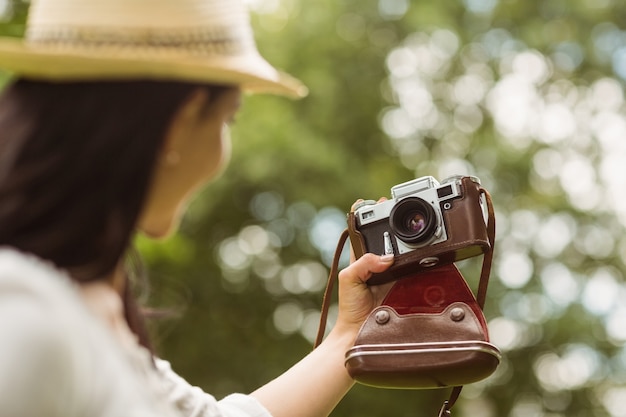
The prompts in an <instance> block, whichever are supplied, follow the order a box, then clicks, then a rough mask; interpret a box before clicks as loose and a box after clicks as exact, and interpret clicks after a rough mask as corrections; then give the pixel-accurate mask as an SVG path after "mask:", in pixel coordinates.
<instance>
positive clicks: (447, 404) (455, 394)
mask: <svg viewBox="0 0 626 417" xmlns="http://www.w3.org/2000/svg"><path fill="white" fill-rule="evenodd" d="M480 192H481V193H482V194H483V195H484V196H485V202H486V204H487V238H488V239H489V250H488V251H487V252H485V254H484V256H483V266H482V269H481V271H480V280H479V281H478V290H477V291H476V303H477V304H478V306H479V307H480V309H481V310H483V309H484V307H485V300H486V299H487V287H488V285H489V276H490V275H491V263H492V261H493V249H494V245H495V243H496V215H495V212H494V209H493V202H492V201H491V195H490V194H489V192H488V191H487V190H485V189H484V188H481V189H480ZM462 389H463V387H462V386H458V387H454V388H452V392H451V393H450V396H449V397H448V399H447V400H446V401H444V403H443V406H442V407H441V410H440V411H439V417H450V416H451V415H452V413H451V412H450V410H451V409H452V406H453V405H454V403H456V400H458V399H459V395H461V390H462Z"/></svg>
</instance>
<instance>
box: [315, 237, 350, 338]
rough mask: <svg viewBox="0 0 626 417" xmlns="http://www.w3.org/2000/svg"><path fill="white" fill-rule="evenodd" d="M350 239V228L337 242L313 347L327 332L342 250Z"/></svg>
mask: <svg viewBox="0 0 626 417" xmlns="http://www.w3.org/2000/svg"><path fill="white" fill-rule="evenodd" d="M346 240H348V229H346V230H344V231H343V233H342V234H341V236H340V237H339V242H337V248H336V249H335V255H334V256H333V263H332V265H331V267H330V273H329V274H328V282H327V283H326V290H325V291H324V299H323V301H322V310H321V314H320V325H319V327H318V328H317V337H316V338H315V344H314V345H313V348H316V347H318V346H319V345H320V343H322V340H324V333H325V332H326V321H327V320H328V309H329V308H330V302H331V298H332V295H333V289H334V288H335V277H337V275H338V273H339V271H338V270H339V259H340V258H341V252H343V247H344V246H345V244H346Z"/></svg>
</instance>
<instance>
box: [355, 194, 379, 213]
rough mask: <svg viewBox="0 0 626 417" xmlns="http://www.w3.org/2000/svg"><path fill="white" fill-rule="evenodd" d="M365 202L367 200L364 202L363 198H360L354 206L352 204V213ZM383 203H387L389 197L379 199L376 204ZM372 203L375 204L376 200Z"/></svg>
mask: <svg viewBox="0 0 626 417" xmlns="http://www.w3.org/2000/svg"><path fill="white" fill-rule="evenodd" d="M364 201H365V200H363V199H362V198H359V199H358V200H356V201H355V202H354V204H352V207H350V211H354V210H356V207H357V206H358V205H359V204H361V203H363V202H364ZM383 201H387V197H381V198H379V199H378V200H377V201H376V204H378V203H382V202H383ZM370 202H371V203H373V202H374V200H370Z"/></svg>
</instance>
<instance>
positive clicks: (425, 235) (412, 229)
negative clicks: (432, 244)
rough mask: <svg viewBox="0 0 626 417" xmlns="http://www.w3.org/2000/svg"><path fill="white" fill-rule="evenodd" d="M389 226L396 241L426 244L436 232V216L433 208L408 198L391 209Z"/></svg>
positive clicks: (417, 198) (419, 200)
mask: <svg viewBox="0 0 626 417" xmlns="http://www.w3.org/2000/svg"><path fill="white" fill-rule="evenodd" d="M389 225H390V226H391V230H392V231H393V233H394V234H395V235H396V236H397V237H398V239H400V240H402V241H403V242H405V243H408V244H413V245H415V244H420V243H426V242H428V241H430V239H431V238H432V237H433V235H434V234H435V231H436V230H437V214H436V213H435V209H433V206H431V205H430V204H428V203H427V202H426V201H424V200H422V199H421V198H419V197H408V198H405V199H403V200H400V202H398V204H396V205H395V206H394V207H393V209H392V210H391V213H390V214H389Z"/></svg>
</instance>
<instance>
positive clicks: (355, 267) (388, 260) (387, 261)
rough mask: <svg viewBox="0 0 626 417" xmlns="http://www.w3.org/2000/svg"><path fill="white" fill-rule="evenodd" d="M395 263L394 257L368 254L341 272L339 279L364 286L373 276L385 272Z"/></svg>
mask: <svg viewBox="0 0 626 417" xmlns="http://www.w3.org/2000/svg"><path fill="white" fill-rule="evenodd" d="M393 261H394V256H393V255H382V256H379V255H374V254H373V253H366V254H365V255H363V256H361V257H360V258H359V259H357V260H356V261H355V262H354V263H352V264H350V265H349V266H348V267H347V268H345V269H343V270H342V271H341V272H339V279H340V280H342V281H351V282H353V283H358V284H363V283H365V282H367V280H368V279H370V277H371V276H372V274H375V273H379V272H383V271H385V270H386V269H387V268H389V267H390V266H391V265H392V264H393Z"/></svg>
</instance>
